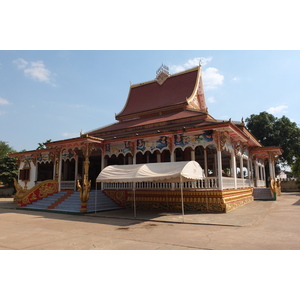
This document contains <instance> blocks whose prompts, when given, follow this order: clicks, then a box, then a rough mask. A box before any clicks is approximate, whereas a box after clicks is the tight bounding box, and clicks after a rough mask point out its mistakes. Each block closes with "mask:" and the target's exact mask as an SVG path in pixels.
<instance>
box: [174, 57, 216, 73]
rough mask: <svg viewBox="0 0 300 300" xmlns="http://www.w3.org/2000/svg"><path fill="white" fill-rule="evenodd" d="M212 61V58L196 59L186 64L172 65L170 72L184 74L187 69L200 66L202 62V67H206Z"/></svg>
mask: <svg viewBox="0 0 300 300" xmlns="http://www.w3.org/2000/svg"><path fill="white" fill-rule="evenodd" d="M211 60H212V57H195V58H192V59H189V60H188V61H187V62H186V63H184V64H182V65H171V66H170V71H171V72H173V73H178V72H182V71H185V70H187V69H191V68H194V67H197V66H199V63H200V62H201V65H202V66H205V65H207V64H208V63H209V62H210V61H211Z"/></svg>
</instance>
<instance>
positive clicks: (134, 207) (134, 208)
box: [133, 182, 136, 219]
mask: <svg viewBox="0 0 300 300" xmlns="http://www.w3.org/2000/svg"><path fill="white" fill-rule="evenodd" d="M133 210H134V218H135V219H136V206H135V182H133Z"/></svg>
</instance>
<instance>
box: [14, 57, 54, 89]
mask: <svg viewBox="0 0 300 300" xmlns="http://www.w3.org/2000/svg"><path fill="white" fill-rule="evenodd" d="M13 63H14V64H15V65H16V66H17V67H18V68H19V69H22V70H23V72H24V74H25V76H27V77H30V78H32V79H35V80H38V81H40V82H46V83H49V84H51V85H53V86H55V84H54V82H53V81H54V80H53V74H52V73H51V72H50V71H49V70H48V69H47V68H46V66H45V64H44V62H43V61H42V60H38V61H31V62H28V61H26V60H25V59H23V58H18V59H16V60H14V61H13Z"/></svg>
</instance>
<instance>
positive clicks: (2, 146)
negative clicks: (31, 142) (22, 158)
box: [0, 141, 16, 158]
mask: <svg viewBox="0 0 300 300" xmlns="http://www.w3.org/2000/svg"><path fill="white" fill-rule="evenodd" d="M12 152H16V151H15V150H14V149H13V148H11V147H10V146H9V145H8V144H7V143H6V142H3V141H0V158H2V157H4V156H6V154H7V153H12Z"/></svg>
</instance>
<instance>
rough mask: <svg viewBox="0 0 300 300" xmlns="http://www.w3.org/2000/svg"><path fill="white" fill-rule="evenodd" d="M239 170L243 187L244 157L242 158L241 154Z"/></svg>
mask: <svg viewBox="0 0 300 300" xmlns="http://www.w3.org/2000/svg"><path fill="white" fill-rule="evenodd" d="M240 170H241V179H242V182H243V188H244V187H245V186H244V159H243V154H241V156H240Z"/></svg>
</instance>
